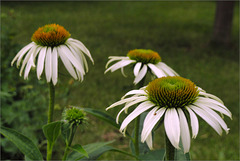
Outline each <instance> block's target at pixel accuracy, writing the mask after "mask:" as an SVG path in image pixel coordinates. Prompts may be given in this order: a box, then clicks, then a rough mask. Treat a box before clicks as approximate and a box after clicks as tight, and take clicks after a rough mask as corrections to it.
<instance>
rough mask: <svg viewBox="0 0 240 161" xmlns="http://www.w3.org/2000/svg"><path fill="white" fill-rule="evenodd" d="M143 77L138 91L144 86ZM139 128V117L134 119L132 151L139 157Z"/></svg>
mask: <svg viewBox="0 0 240 161" xmlns="http://www.w3.org/2000/svg"><path fill="white" fill-rule="evenodd" d="M144 81H145V77H144V78H143V79H142V80H141V81H140V82H139V83H138V86H137V87H138V89H139V88H142V87H143V85H144ZM139 126H140V115H139V116H138V117H136V119H135V131H134V132H135V133H134V149H135V155H136V156H137V158H138V157H139Z"/></svg>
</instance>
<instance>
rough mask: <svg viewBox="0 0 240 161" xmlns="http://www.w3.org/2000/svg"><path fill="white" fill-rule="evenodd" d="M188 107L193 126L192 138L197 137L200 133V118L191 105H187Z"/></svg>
mask: <svg viewBox="0 0 240 161" xmlns="http://www.w3.org/2000/svg"><path fill="white" fill-rule="evenodd" d="M186 109H187V110H188V112H189V115H190V120H191V127H192V138H196V137H197V134H198V129H199V124H198V118H197V116H196V115H195V113H194V112H193V111H192V110H191V109H190V108H189V107H187V106H186Z"/></svg>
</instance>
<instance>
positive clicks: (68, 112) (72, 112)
mask: <svg viewBox="0 0 240 161" xmlns="http://www.w3.org/2000/svg"><path fill="white" fill-rule="evenodd" d="M63 120H65V121H67V122H68V123H70V124H73V125H76V126H78V125H80V124H83V123H84V122H85V121H86V114H85V113H84V111H83V110H81V109H78V108H76V107H68V108H66V109H65V110H64V112H63Z"/></svg>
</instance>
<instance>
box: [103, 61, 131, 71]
mask: <svg viewBox="0 0 240 161" xmlns="http://www.w3.org/2000/svg"><path fill="white" fill-rule="evenodd" d="M133 62H135V61H134V60H121V61H119V62H117V63H116V64H114V65H112V66H111V67H109V68H108V69H107V70H106V71H105V72H104V73H107V72H108V71H109V70H111V72H114V71H115V70H117V69H120V68H122V67H125V66H127V65H129V64H131V63H133Z"/></svg>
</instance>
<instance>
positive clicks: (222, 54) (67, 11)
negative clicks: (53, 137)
mask: <svg viewBox="0 0 240 161" xmlns="http://www.w3.org/2000/svg"><path fill="white" fill-rule="evenodd" d="M215 7H216V4H215V3H214V2H173V1H172V2H163V1H159V2H145V1H142V2H127V1H126V2H110V1H108V2H95V1H92V2H2V6H1V28H2V27H5V29H6V30H2V31H1V32H2V33H1V35H2V34H3V32H5V31H7V32H9V33H14V34H13V36H12V38H11V43H14V44H18V45H19V47H18V48H17V49H16V50H17V51H18V50H20V49H21V48H22V47H23V46H25V45H26V44H28V43H30V42H31V36H32V34H33V33H34V31H35V30H37V29H38V27H41V26H43V25H45V24H50V23H57V24H60V25H62V26H64V27H65V28H66V29H67V30H68V31H69V32H70V33H71V37H72V38H75V39H78V40H80V41H82V42H83V43H84V44H85V45H86V47H87V48H88V49H89V50H90V52H91V54H92V56H93V59H94V65H92V64H91V63H90V62H89V66H90V69H89V73H88V74H87V75H86V76H85V77H84V81H83V82H82V83H81V82H75V83H74V84H73V85H72V87H71V88H70V89H69V91H68V92H67V94H66V95H64V96H62V95H61V92H63V91H64V90H63V89H64V88H65V87H66V88H67V86H68V85H70V84H71V81H72V80H71V78H70V77H68V75H67V74H63V75H60V77H59V79H60V80H61V82H60V83H58V85H57V87H56V93H57V97H56V102H57V106H56V115H55V120H58V119H60V117H61V111H62V110H63V108H64V107H65V106H67V105H76V106H81V107H90V108H95V109H99V110H103V111H104V110H105V108H106V107H108V106H109V105H111V104H112V103H114V102H116V101H118V100H119V99H120V98H121V97H122V96H123V95H124V94H125V93H126V92H128V91H129V90H131V89H134V88H136V87H134V85H133V84H132V82H133V76H132V75H133V74H132V71H131V70H132V69H131V68H126V70H125V71H126V74H127V75H128V77H127V78H125V77H123V76H122V75H121V72H120V71H116V72H114V73H110V72H109V73H107V74H105V75H104V71H105V64H106V62H107V61H108V56H125V55H126V54H127V52H128V51H129V50H132V49H136V48H143V49H152V50H154V51H157V52H158V53H159V54H160V55H161V57H162V60H163V62H165V63H166V64H167V65H169V66H170V67H171V68H173V69H174V70H175V71H177V72H178V73H179V74H180V75H181V76H182V77H185V78H188V79H191V80H192V81H193V82H194V83H195V84H197V85H198V86H200V87H201V88H203V89H204V90H206V91H207V92H208V93H212V94H214V95H216V96H218V97H219V98H221V99H222V100H223V101H224V103H225V105H226V106H227V107H228V108H229V109H230V111H231V112H232V114H233V119H232V120H231V119H229V118H227V117H225V119H224V120H225V121H226V123H227V125H228V126H229V128H230V129H231V130H230V132H229V134H228V135H226V134H225V133H224V134H223V136H219V135H218V134H217V133H216V132H215V131H214V130H213V129H212V128H211V127H210V126H209V125H208V124H207V123H206V122H204V121H203V120H201V119H199V120H200V131H199V134H198V136H197V138H196V139H192V142H191V149H190V153H191V158H192V160H238V159H239V46H238V45H239V8H238V3H236V4H235V9H234V18H233V28H232V43H231V44H230V46H228V47H222V46H217V47H216V46H215V47H213V46H210V45H209V42H210V40H211V36H212V33H213V23H214V14H215ZM1 38H2V37H1ZM2 43H3V40H2ZM1 54H2V55H9V57H11V59H12V58H13V57H14V53H11V54H9V53H5V52H4V51H1ZM11 59H10V60H11ZM1 61H5V60H1ZM9 64H10V62H9ZM14 68H15V67H14ZM62 69H63V68H62ZM1 70H4V69H1ZM14 70H15V71H18V69H16V68H15V69H14ZM63 70H64V69H63ZM63 72H66V71H63ZM66 75H67V76H66ZM15 77H16V76H15ZM30 77H32V79H36V75H35V73H34V72H32V73H31V74H30ZM8 78H9V79H10V78H11V77H8ZM18 80H19V81H23V78H18ZM149 80H150V78H148V79H147V81H149ZM1 81H2V83H3V82H4V81H8V80H6V79H2V80H1ZM147 81H146V84H147ZM30 83H31V82H30ZM30 85H32V88H33V89H36V86H38V84H37V83H34V84H30ZM41 87H46V88H47V86H46V85H43V84H41ZM1 90H2V88H1ZM35 97H37V96H35ZM46 97H47V95H46ZM63 98H64V99H63ZM34 99H35V98H32V100H33V101H34ZM2 108H4V107H2ZM46 109H47V108H46ZM120 109H121V107H120V106H119V107H117V108H115V109H113V110H110V111H109V112H108V113H109V114H111V115H112V116H116V115H117V112H118V111H119V110H120ZM2 119H3V120H4V118H2ZM44 119H45V120H46V117H44V118H42V120H44ZM42 120H41V122H42V123H46V122H44V121H42ZM32 124H34V123H32ZM132 126H133V125H132ZM129 129H131V128H129ZM113 139H115V140H116V141H115V142H114V143H113V146H115V147H117V148H120V149H123V150H126V151H129V148H128V140H127V138H124V137H123V136H122V134H120V133H119V132H118V129H115V128H114V127H111V126H110V125H108V124H106V123H105V122H102V121H100V120H99V119H97V118H94V117H93V116H90V115H88V125H87V126H86V127H84V128H83V129H82V130H79V131H78V133H77V135H76V137H75V140H74V142H77V143H80V144H82V145H85V144H88V143H92V142H96V141H109V140H113ZM59 144H61V143H59ZM59 147H60V148H58V151H57V152H56V154H55V158H57V159H60V158H61V157H62V156H61V155H62V152H63V150H64V149H63V148H61V145H60V146H59ZM154 147H155V148H156V149H158V148H163V147H164V131H163V128H162V127H161V128H159V129H158V130H157V131H156V133H155V141H154ZM15 159H18V158H15ZM100 159H101V160H122V159H126V160H130V159H132V158H130V157H126V156H124V155H122V154H118V153H106V154H104V155H103V156H102V157H101V158H100Z"/></svg>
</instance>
